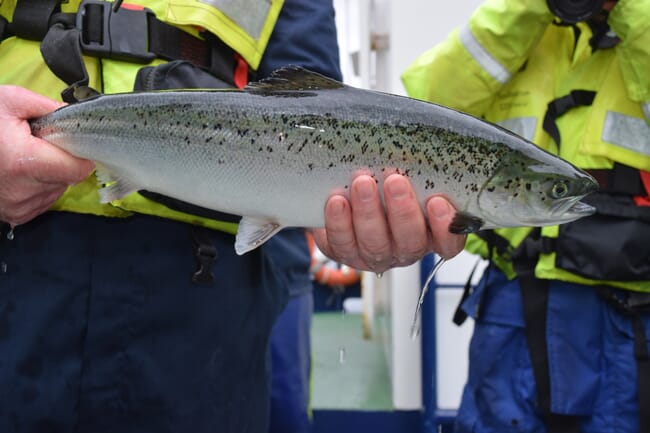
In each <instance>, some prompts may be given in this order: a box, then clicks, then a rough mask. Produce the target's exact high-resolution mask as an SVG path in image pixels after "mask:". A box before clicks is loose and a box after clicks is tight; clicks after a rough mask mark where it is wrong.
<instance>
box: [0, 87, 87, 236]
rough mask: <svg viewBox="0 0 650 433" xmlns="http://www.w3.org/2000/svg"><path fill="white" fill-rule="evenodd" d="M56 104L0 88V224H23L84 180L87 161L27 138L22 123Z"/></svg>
mask: <svg viewBox="0 0 650 433" xmlns="http://www.w3.org/2000/svg"><path fill="white" fill-rule="evenodd" d="M61 105H62V104H61V103H59V102H56V101H54V100H52V99H49V98H46V97H44V96H41V95H38V94H36V93H33V92H31V91H29V90H27V89H24V88H21V87H16V86H0V125H2V128H1V129H0V185H2V187H0V221H4V222H7V223H9V224H12V225H18V224H23V223H26V222H27V221H30V220H31V219H33V218H35V217H36V216H37V215H40V214H41V213H43V212H45V211H46V210H47V209H49V208H50V206H51V205H52V204H53V203H54V202H55V201H56V200H57V199H58V198H59V197H60V196H61V195H62V194H63V193H64V192H65V190H66V188H67V187H68V186H69V185H71V184H74V183H77V182H80V181H82V180H84V179H85V178H86V177H87V176H88V175H89V174H90V173H91V171H92V170H93V167H94V165H93V163H92V162H91V161H87V160H84V159H78V158H75V157H73V156H72V155H70V154H68V153H66V152H64V151H63V150H61V149H59V148H58V147H55V146H53V145H51V144H49V143H47V142H46V141H43V140H41V139H39V138H36V137H34V136H33V135H32V133H31V129H30V127H29V122H28V119H30V118H34V117H38V116H42V115H44V114H47V113H49V112H51V111H54V110H56V109H57V108H59V107H60V106H61Z"/></svg>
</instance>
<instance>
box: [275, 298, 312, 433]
mask: <svg viewBox="0 0 650 433" xmlns="http://www.w3.org/2000/svg"><path fill="white" fill-rule="evenodd" d="M313 305H314V301H313V297H312V294H311V292H309V293H303V294H301V295H297V296H292V297H291V298H289V303H288V304H287V306H286V308H285V309H284V311H283V312H282V314H280V317H279V318H278V320H277V322H276V323H275V326H274V327H273V331H272V333H271V367H272V375H271V377H272V382H271V383H272V385H271V421H270V428H269V432H270V433H309V432H310V431H311V420H310V417H309V390H310V371H311V338H310V331H311V316H312V310H313Z"/></svg>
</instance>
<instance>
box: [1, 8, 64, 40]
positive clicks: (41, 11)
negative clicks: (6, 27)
mask: <svg viewBox="0 0 650 433" xmlns="http://www.w3.org/2000/svg"><path fill="white" fill-rule="evenodd" d="M60 3H61V0H19V1H18V2H17V3H16V8H15V9H14V16H13V20H12V29H13V32H14V34H15V35H16V36H18V37H19V38H23V39H29V40H32V41H40V40H42V39H43V38H44V37H45V34H46V33H47V31H48V29H49V28H50V17H51V16H52V15H53V14H54V12H55V11H57V10H58V9H59V4H60Z"/></svg>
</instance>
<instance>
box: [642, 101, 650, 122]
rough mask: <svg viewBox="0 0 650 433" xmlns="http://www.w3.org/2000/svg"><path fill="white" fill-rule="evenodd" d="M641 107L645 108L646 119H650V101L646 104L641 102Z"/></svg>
mask: <svg viewBox="0 0 650 433" xmlns="http://www.w3.org/2000/svg"><path fill="white" fill-rule="evenodd" d="M641 108H642V109H643V114H644V115H645V120H650V102H646V103H645V104H641Z"/></svg>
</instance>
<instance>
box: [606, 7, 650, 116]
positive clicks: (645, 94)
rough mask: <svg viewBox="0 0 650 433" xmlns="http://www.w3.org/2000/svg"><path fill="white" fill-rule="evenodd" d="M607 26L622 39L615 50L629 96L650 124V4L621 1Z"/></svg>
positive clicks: (611, 14) (613, 10)
mask: <svg viewBox="0 0 650 433" xmlns="http://www.w3.org/2000/svg"><path fill="white" fill-rule="evenodd" d="M608 22H609V25H610V27H611V28H612V30H614V32H615V33H616V34H617V35H618V37H619V38H621V42H620V44H619V45H618V46H617V47H616V49H617V54H618V56H617V57H618V61H619V65H620V68H621V74H622V75H623V80H624V82H625V88H626V90H627V93H628V96H629V98H630V99H632V100H633V101H636V102H639V103H641V104H643V105H644V112H645V116H646V119H647V120H650V0H620V1H619V2H618V4H617V5H616V6H615V7H614V9H612V11H611V13H610V15H609V19H608Z"/></svg>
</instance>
